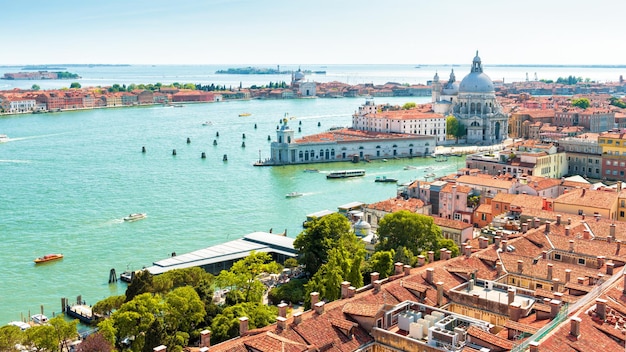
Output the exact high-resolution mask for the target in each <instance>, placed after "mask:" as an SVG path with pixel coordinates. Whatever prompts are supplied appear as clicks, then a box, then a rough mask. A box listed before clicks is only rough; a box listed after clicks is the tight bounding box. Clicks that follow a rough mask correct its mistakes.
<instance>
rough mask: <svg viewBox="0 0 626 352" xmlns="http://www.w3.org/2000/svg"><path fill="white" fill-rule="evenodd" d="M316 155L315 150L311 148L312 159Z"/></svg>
mask: <svg viewBox="0 0 626 352" xmlns="http://www.w3.org/2000/svg"><path fill="white" fill-rule="evenodd" d="M314 156H315V152H314V151H312V150H311V159H313V157H314Z"/></svg>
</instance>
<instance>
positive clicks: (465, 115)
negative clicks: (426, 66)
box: [432, 51, 509, 145]
mask: <svg viewBox="0 0 626 352" xmlns="http://www.w3.org/2000/svg"><path fill="white" fill-rule="evenodd" d="M432 98H433V110H434V111H435V112H436V113H439V114H443V115H445V116H449V115H452V116H454V117H456V119H457V120H458V121H459V123H461V124H462V125H463V126H464V127H465V128H466V130H467V137H466V138H467V143H468V144H475V145H492V144H498V143H502V142H503V141H504V140H505V139H506V138H507V132H508V124H509V122H508V115H507V114H505V113H504V112H503V111H502V106H501V105H500V104H499V103H498V102H497V100H496V92H495V89H494V86H493V82H492V81H491V78H489V76H487V75H486V74H485V73H483V66H482V63H481V61H480V57H479V56H478V51H476V56H475V57H474V60H473V61H472V68H471V70H470V73H469V74H468V75H467V76H465V78H463V80H462V81H461V83H458V82H457V81H456V77H455V75H454V69H453V70H452V72H451V73H450V79H449V80H448V82H446V83H445V84H443V83H442V82H441V81H439V75H438V74H437V73H435V77H434V78H433V83H432Z"/></svg>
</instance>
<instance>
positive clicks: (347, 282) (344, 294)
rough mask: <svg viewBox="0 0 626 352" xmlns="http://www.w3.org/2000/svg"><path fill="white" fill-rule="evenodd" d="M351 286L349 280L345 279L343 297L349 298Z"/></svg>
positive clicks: (342, 286)
mask: <svg viewBox="0 0 626 352" xmlns="http://www.w3.org/2000/svg"><path fill="white" fill-rule="evenodd" d="M349 287H350V282H349V281H344V282H342V283H341V298H342V299H344V298H348V288H349Z"/></svg>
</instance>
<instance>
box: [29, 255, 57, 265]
mask: <svg viewBox="0 0 626 352" xmlns="http://www.w3.org/2000/svg"><path fill="white" fill-rule="evenodd" d="M61 258H63V254H59V253H52V254H46V255H44V256H43V257H39V258H37V259H35V260H34V262H35V264H39V263H45V262H49V261H52V260H57V259H61Z"/></svg>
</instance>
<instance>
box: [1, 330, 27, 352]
mask: <svg viewBox="0 0 626 352" xmlns="http://www.w3.org/2000/svg"><path fill="white" fill-rule="evenodd" d="M25 339H26V334H25V333H24V332H23V331H22V330H20V328H19V327H17V326H13V325H5V326H3V327H0V351H7V352H12V351H18V349H17V348H15V345H17V344H23V343H24V340H25Z"/></svg>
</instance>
